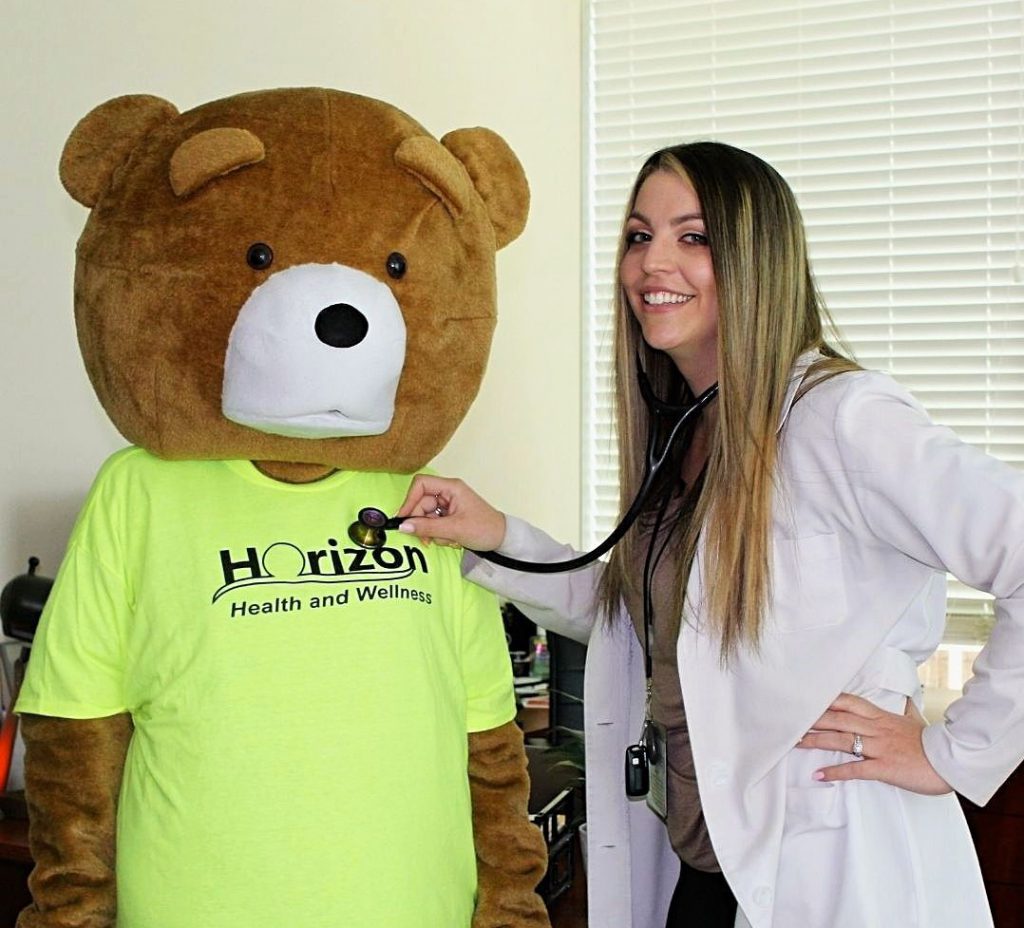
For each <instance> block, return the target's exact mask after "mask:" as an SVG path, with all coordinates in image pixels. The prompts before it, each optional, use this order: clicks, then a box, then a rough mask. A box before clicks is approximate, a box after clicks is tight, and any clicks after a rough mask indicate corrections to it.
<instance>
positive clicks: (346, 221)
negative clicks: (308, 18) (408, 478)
mask: <svg viewBox="0 0 1024 928" xmlns="http://www.w3.org/2000/svg"><path fill="white" fill-rule="evenodd" d="M175 112H176V111H175V110H174V108H173V107H172V106H171V104H169V103H167V102H166V101H163V100H159V99H157V98H155V97H120V98H117V99H116V100H113V101H110V102H109V103H106V104H103V105H102V106H100V107H97V108H96V109H95V110H93V111H92V112H91V113H89V114H88V115H87V116H86V117H85V118H84V119H83V120H82V121H81V122H80V123H79V124H78V126H77V127H76V128H75V130H74V132H73V133H72V135H71V138H70V139H69V140H68V143H67V147H66V149H65V154H64V157H63V159H62V161H61V180H62V181H63V183H64V185H65V187H66V188H67V190H68V192H69V193H71V195H72V196H74V197H75V198H76V199H78V200H79V201H80V202H82V203H83V204H84V205H86V206H90V207H92V213H91V215H90V217H89V221H88V223H87V225H86V228H85V231H84V232H83V234H82V237H81V239H80V241H79V244H78V264H77V269H76V277H75V312H76V321H77V325H78V337H79V343H80V345H81V348H82V355H83V357H84V359H85V364H86V369H87V370H88V372H89V376H90V379H91V380H92V382H93V386H94V387H95V388H96V391H97V393H98V395H99V398H100V401H101V402H102V403H103V406H104V408H105V409H106V411H107V413H108V414H109V415H110V417H111V419H112V420H113V421H114V424H115V425H116V426H117V427H118V429H119V430H120V431H121V433H122V434H123V435H124V436H125V438H127V439H128V440H129V441H130V442H132V443H133V444H137V445H141V446H142V447H144V448H146V449H148V450H150V451H152V452H153V453H154V454H158V455H160V456H161V457H166V458H171V459H191V460H196V459H223V458H236V459H245V458H249V459H252V460H265V461H286V462H299V463H313V464H323V465H329V466H330V467H334V468H343V469H348V470H389V471H397V472H399V473H411V472H413V471H415V470H417V469H419V468H421V467H423V466H424V465H425V464H426V463H427V462H428V461H430V460H431V459H432V458H433V457H434V456H435V455H436V454H437V453H438V452H439V451H440V450H441V448H442V447H443V446H444V445H445V444H446V443H447V441H448V439H449V438H450V437H451V435H452V433H453V432H454V431H455V429H456V428H457V427H458V425H459V423H460V422H461V421H462V419H463V417H464V416H465V413H466V410H467V409H468V408H469V405H470V403H471V402H472V401H473V399H474V397H475V396H476V393H477V390H478V388H479V386H480V380H481V378H482V377H483V372H484V368H485V366H486V362H487V356H488V353H489V350H490V343H491V335H492V333H493V330H494V324H495V305H496V295H495V276H494V252H495V249H496V248H498V247H500V246H501V245H503V244H505V243H506V242H508V241H511V240H512V239H513V238H515V237H516V236H517V235H518V234H519V232H520V231H521V230H522V228H523V225H524V223H525V220H526V214H527V210H528V204H529V194H528V190H527V186H526V180H525V177H524V175H523V173H522V168H521V167H520V165H519V162H518V160H517V159H516V157H515V155H514V154H513V153H512V152H511V150H510V149H509V148H508V146H507V145H506V143H505V142H504V141H503V140H502V139H501V138H500V137H499V136H497V135H495V134H494V133H493V132H490V131H489V130H487V129H460V130H457V131H456V132H453V133H449V135H448V136H445V137H444V139H443V140H442V141H440V142H439V141H437V140H436V139H434V138H433V137H432V136H430V135H429V134H428V133H427V132H426V130H425V129H423V127H422V126H420V125H419V124H418V123H416V122H415V121H414V120H412V119H411V118H409V117H408V116H406V115H405V114H404V113H402V112H400V111H399V110H396V109H395V108H394V107H392V106H389V105H388V104H386V103H383V102H380V101H378V100H372V99H369V98H366V97H360V96H356V95H354V94H346V93H342V92H340V91H331V90H321V89H289V90H276V91H265V92H259V93H250V94H241V95H239V96H236V97H230V98H227V99H225V100H218V101H216V102H213V103H209V104H206V105H204V106H200V107H198V108H196V109H194V110H190V111H189V112H186V113H183V114H180V115H177V116H175V115H174V113H175ZM224 129H234V130H243V131H239V132H234V133H228V134H225V133H223V132H216V130H224ZM119 130H120V133H122V134H119ZM209 132H215V133H216V134H215V135H214V136H213V137H211V136H205V137H204V138H203V141H201V142H192V141H190V140H193V139H194V138H196V137H198V136H201V135H202V134H203V133H209ZM125 138H127V139H129V140H130V141H131V142H132V143H133V145H132V146H129V145H127V144H126V142H125ZM240 139H242V140H244V141H245V145H244V146H243V150H242V151H239V150H238V145H237V143H238V141H239V140H240ZM257 142H258V143H259V144H261V145H262V146H263V148H264V150H265V155H264V157H263V158H262V159H261V160H254V159H256V158H257V148H256V145H257ZM449 146H450V147H449ZM218 151H221V152H226V154H222V155H221V164H220V168H223V169H224V170H225V171H226V173H220V172H219V169H218V167H217V158H218ZM183 152H184V153H183ZM118 158H120V159H121V160H118ZM460 159H464V160H460ZM172 162H173V167H174V177H175V179H176V180H177V182H178V184H179V186H180V188H181V189H182V190H183V191H184V192H185V195H182V196H179V195H177V194H176V193H175V190H174V186H173V185H172ZM204 179H206V182H205V183H202V182H200V181H202V180H204ZM197 184H198V186H196V185H197ZM126 224H130V232H129V230H128V226H127V225H126ZM254 242H267V243H269V244H270V245H271V246H272V247H273V249H274V254H275V261H274V266H273V270H274V271H275V272H276V271H280V270H283V269H284V268H287V267H289V266H291V265H293V264H308V263H327V264H330V263H338V264H345V265H350V266H353V267H358V268H361V269H363V270H366V271H367V273H370V274H373V275H374V276H376V277H377V278H378V279H380V280H381V281H383V282H385V283H388V284H389V285H390V286H391V287H392V289H393V290H394V292H395V296H396V298H397V299H398V301H399V303H400V304H401V306H402V311H403V314H404V315H405V321H406V328H407V330H408V354H407V357H408V361H407V364H406V367H405V369H404V370H403V372H402V378H401V381H400V383H399V388H398V396H397V398H396V414H395V419H394V421H393V423H392V427H391V428H390V429H389V430H388V432H387V433H386V434H384V435H379V436H370V437H360V438H344V439H315V440H314V439H306V438H284V437H281V436H278V435H267V434H264V433H261V432H257V431H255V430H253V429H248V428H245V427H243V426H241V425H237V424H235V423H233V422H230V421H228V420H227V419H225V418H224V416H223V415H222V414H221V410H220V405H219V401H220V395H221V381H222V379H223V373H224V366H223V365H224V357H225V351H226V346H227V340H228V335H229V333H230V331H231V327H232V324H233V323H234V321H235V315H236V313H237V310H238V308H239V307H240V306H241V305H242V303H243V302H244V301H245V299H246V297H247V296H248V295H249V293H250V292H251V291H252V290H253V289H254V288H255V287H256V286H257V285H258V284H259V283H260V282H261V281H262V280H263V279H264V277H265V274H264V272H261V271H257V270H253V269H252V268H250V267H249V266H248V265H247V264H246V261H245V253H246V249H247V247H248V245H250V244H252V243H254ZM393 251H399V252H401V253H402V254H404V255H405V256H406V259H407V260H408V263H409V268H410V272H409V273H408V275H407V276H406V277H405V278H403V279H402V280H398V281H393V280H389V279H388V277H387V274H386V270H385V266H386V261H387V257H388V255H389V254H390V253H391V252H393ZM177 294H181V297H180V298H179V297H177V296H176V295H177ZM425 410H429V414H425V413H424V411H425Z"/></svg>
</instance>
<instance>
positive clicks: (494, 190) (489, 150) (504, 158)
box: [441, 128, 530, 248]
mask: <svg viewBox="0 0 1024 928" xmlns="http://www.w3.org/2000/svg"><path fill="white" fill-rule="evenodd" d="M441 144H442V145H444V147H445V148H447V149H448V150H449V151H450V152H451V153H452V154H453V155H455V157H456V158H458V159H459V161H461V162H462V163H463V164H464V165H465V166H466V170H467V171H468V172H469V176H470V177H471V178H472V179H473V185H474V186H475V187H476V189H477V192H478V193H479V194H480V196H481V197H483V201H484V203H485V204H486V205H487V212H488V214H489V215H490V217H491V223H492V225H493V226H494V234H495V237H496V238H497V240H498V247H499V248H504V247H505V246H506V245H507V244H508V243H509V242H512V241H515V239H517V238H518V237H519V234H520V233H521V232H522V231H523V228H524V227H525V226H526V217H527V214H528V213H529V212H530V187H529V184H528V183H527V181H526V173H525V172H524V171H523V166H522V165H521V164H520V163H519V159H518V158H517V157H516V155H515V152H513V151H512V149H511V148H510V147H509V145H508V143H507V142H506V141H505V140H504V139H503V138H502V137H501V136H500V135H498V133H497V132H492V131H491V130H490V129H484V128H475V129H455V130H454V131H453V132H449V133H448V134H447V135H445V136H444V137H443V138H442V139H441Z"/></svg>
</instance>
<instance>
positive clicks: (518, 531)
mask: <svg viewBox="0 0 1024 928" xmlns="http://www.w3.org/2000/svg"><path fill="white" fill-rule="evenodd" d="M498 551H499V553H500V554H504V555H507V556H508V557H514V558H517V559H519V560H526V561H543V562H553V561H563V560H568V559H569V558H572V557H575V556H576V555H577V554H578V553H579V552H577V551H575V550H573V549H572V548H571V547H570V546H569V545H562V544H559V543H558V542H557V541H555V540H554V539H553V538H551V537H550V536H549V535H547V534H545V533H544V532H542V531H541V530H540V529H538V528H535V527H534V526H532V525H530V524H529V523H527V522H524V521H523V520H522V519H517V518H516V517H515V516H506V529H505V538H504V540H503V541H502V543H501V547H500V548H499V549H498ZM603 569H604V565H603V564H601V563H600V562H595V563H594V564H590V565H588V566H587V567H583V568H580V569H579V570H574V571H570V572H566V573H558V574H531V573H526V572H521V571H517V570H512V569H511V568H508V567H499V566H498V565H497V564H492V563H490V562H489V561H486V560H484V559H483V558H481V557H479V556H478V555H476V554H473V553H472V552H470V551H467V552H466V553H465V554H464V555H463V558H462V572H463V574H464V575H465V577H466V578H467V579H468V580H472V581H473V582H474V583H477V584H479V585H480V586H483V587H486V588H487V589H489V590H492V591H494V592H495V593H497V594H498V595H499V596H501V597H502V598H504V599H507V600H510V601H511V602H513V603H515V605H516V606H517V607H518V608H519V609H521V610H522V612H523V613H524V614H525V615H527V616H529V617H530V618H531V619H532V620H533V621H534V622H536V623H537V624H538V625H540V626H541V627H542V628H545V629H547V630H549V631H553V632H555V633H556V634H559V635H565V636H566V637H567V638H572V639H573V640H575V641H578V642H580V643H582V644H586V643H587V641H589V639H590V633H591V631H592V629H593V627H594V622H595V621H597V613H598V609H599V606H598V599H597V589H598V584H599V582H600V579H601V572H602V570H603Z"/></svg>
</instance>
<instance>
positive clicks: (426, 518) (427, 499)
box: [398, 474, 505, 551]
mask: <svg viewBox="0 0 1024 928" xmlns="http://www.w3.org/2000/svg"><path fill="white" fill-rule="evenodd" d="M398 515H399V516H405V517H406V519H405V521H404V522H403V523H402V524H401V525H400V526H399V527H398V530H399V531H400V532H406V533H408V534H410V535H416V536H417V537H418V538H422V539H423V540H424V541H431V540H433V541H436V542H437V543H438V544H443V545H461V546H462V547H464V548H472V549H473V550H475V551H493V550H494V549H495V548H497V547H498V546H499V545H500V544H501V542H502V540H503V539H504V538H505V516H504V514H502V513H501V512H499V511H498V510H497V509H495V508H494V507H493V506H492V505H491V504H490V503H488V502H487V501H486V500H485V499H483V498H482V497H480V496H478V495H477V494H476V493H475V492H474V491H473V490H472V489H471V488H470V487H468V486H467V485H466V484H465V483H463V482H462V481H461V480H457V479H454V478H451V477H430V476H427V475H426V474H417V475H416V476H415V477H414V478H413V481H412V484H411V485H410V486H409V492H408V494H406V497H405V502H404V503H402V505H401V507H400V508H399V510H398Z"/></svg>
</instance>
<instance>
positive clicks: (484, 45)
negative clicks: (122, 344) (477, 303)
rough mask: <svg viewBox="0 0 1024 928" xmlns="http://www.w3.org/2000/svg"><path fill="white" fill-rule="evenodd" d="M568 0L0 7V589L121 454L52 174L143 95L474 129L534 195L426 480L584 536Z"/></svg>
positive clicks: (72, 224)
mask: <svg viewBox="0 0 1024 928" xmlns="http://www.w3.org/2000/svg"><path fill="white" fill-rule="evenodd" d="M580 15H581V14H580V3H579V0H515V2H513V0H507V2H506V0H442V2H429V0H386V2H384V0H379V2H354V0H347V2H345V0H297V2H294V3H270V2H259V0H244V2H243V0H177V2H175V3H158V2H153V0H81V2H72V0H0V22H2V23H3V29H2V32H0V122H2V124H3V126H4V127H5V128H4V145H3V150H4V158H3V164H4V171H3V172H2V174H0V190H2V196H0V201H2V203H3V209H2V211H0V230H2V231H0V236H2V238H0V246H2V259H0V299H2V301H3V302H2V309H0V312H2V314H3V320H4V327H3V337H2V338H0V377H2V384H3V389H2V391H0V435H2V436H3V438H2V451H0V584H2V583H4V582H6V581H7V579H9V578H10V577H11V576H13V575H14V574H16V573H21V572H22V570H23V569H24V565H25V562H26V560H27V558H28V556H29V555H30V554H36V555H38V556H39V557H40V558H41V559H42V562H43V563H42V567H41V572H42V573H44V574H47V575H50V576H52V575H53V573H54V572H55V570H56V568H57V566H58V564H59V561H60V558H61V556H62V554H63V550H64V546H65V543H66V541H67V536H68V533H69V531H70V528H71V525H72V522H73V519H74V516H75V514H76V512H77V509H78V507H79V506H80V504H81V502H82V499H83V497H84V495H85V493H86V491H87V489H88V487H89V485H90V483H91V480H92V477H93V475H94V474H95V472H96V470H97V468H98V467H99V465H100V463H101V462H102V461H103V459H104V458H105V457H106V456H107V455H108V454H110V453H111V452H112V451H114V450H115V449H117V448H118V447H120V446H121V445H122V444H123V440H122V439H121V438H120V436H119V435H118V434H117V433H116V432H115V431H114V429H113V427H112V426H111V425H110V424H109V423H108V421H107V419H106V416H105V414H104V413H103V410H102V409H101V408H100V406H99V404H98V403H97V401H96V399H95V397H94V395H93V392H92V389H91V387H90V385H89V383H88V380H87V379H86V376H85V373H84V370H83V367H82V364H81V361H80V358H79V354H78V347H77V344H76V341H75V334H74V324H73V320H72V306H71V288H72V275H73V252H74V244H75V240H76V239H77V237H78V234H79V232H80V231H81V228H82V225H83V223H84V221H85V218H86V211H85V210H84V209H83V208H82V207H80V206H79V205H78V204H76V203H74V202H73V201H72V200H71V199H70V198H69V197H68V196H67V195H66V194H65V193H64V191H63V189H62V188H61V186H60V183H59V181H58V179H57V161H58V158H59V156H60V152H61V148H62V146H63V143H64V140H65V139H66V137H67V135H68V133H69V132H70V131H71V128H72V127H73V126H74V124H75V123H76V122H77V120H78V119H79V118H80V117H81V116H83V115H84V114H85V113H86V112H87V111H88V110H89V109H91V108H92V107H93V106H95V105H96V104H98V103H101V102H102V101H104V100H106V99H108V98H110V97H113V96H117V95H120V94H124V93H138V92H145V93H153V94H157V95H159V96H163V97H165V98H167V99H168V100H170V101H172V102H173V103H174V104H175V105H176V106H177V107H178V108H179V109H182V110H184V109H187V108H189V107H191V106H194V105H197V104H199V103H202V102H204V101H206V100H211V99H215V98H217V97H220V96H224V95H227V94H230V93H234V92H238V91H243V90H251V89H258V88H264V87H276V86H297V85H317V86H333V87H338V88H341V89H345V90H353V91H356V92H359V93H365V94H368V95H370V96H375V97H379V98H381V99H384V100H387V101H388V102H390V103H393V104H395V105H397V106H399V107H400V108H402V109H404V110H406V111H407V112H408V113H410V115H412V116H414V117H415V118H416V119H418V120H419V121H420V122H421V123H423V124H424V125H425V126H426V127H427V128H428V129H429V130H430V131H431V132H433V133H434V134H435V135H438V136H440V135H442V134H443V133H444V132H446V131H448V130H449V129H453V128H457V127H460V126H473V125H485V126H488V127H490V128H492V129H494V130H496V131H498V132H499V133H501V134H502V135H503V136H504V137H505V138H506V139H507V140H508V141H509V143H510V144H511V145H512V147H513V148H514V149H515V150H516V152H517V153H518V154H519V156H520V158H521V159H522V161H523V164H524V166H525V168H526V173H527V175H528V177H529V179H530V183H531V187H532V191H533V208H532V212H531V217H530V221H529V224H528V226H527V230H526V232H525V233H524V235H523V237H522V238H520V239H519V240H518V241H517V242H514V243H513V244H512V245H510V246H509V247H508V248H507V249H506V250H505V251H503V252H501V253H500V254H499V258H498V267H499V278H498V281H499V282H498V287H499V324H498V330H497V334H496V337H495V346H494V352H493V355H492V360H491V366H490V369H489V371H488V374H487V377H486V379H485V382H484V386H483V389H482V392H481V395H480V397H479V399H478V401H477V403H476V405H475V406H474V408H473V409H472V411H471V412H470V415H469V417H468V419H467V420H466V422H465V424H464V425H463V427H462V429H461V430H460V432H459V433H458V434H457V435H456V437H455V438H454V439H453V441H452V443H451V444H450V445H449V446H448V448H446V449H445V451H444V453H443V454H442V456H441V457H440V458H439V460H438V461H437V462H436V466H437V467H438V468H440V469H441V470H442V471H444V472H448V473H454V474H459V475H462V476H464V477H465V478H466V479H468V480H469V481H470V482H472V483H474V484H475V485H477V486H478V487H479V488H480V489H481V490H482V491H483V492H485V494H487V495H489V496H490V497H491V498H492V499H493V500H494V501H495V502H496V503H497V504H498V505H500V506H502V507H505V508H508V509H511V510H513V511H516V512H518V513H521V514H523V515H525V516H527V517H529V518H532V519H534V520H536V521H539V522H540V523H541V524H542V525H544V526H545V527H547V528H549V530H550V531H552V532H553V533H554V534H556V535H558V536H560V537H563V538H565V539H566V540H569V541H575V540H577V539H578V534H579V469H580V468H579V447H580V442H579V434H580V390H579V383H580V370H579V364H580V352H579V330H580V305H579V304H580V301H579V277H580V271H579V268H580V228H579V227H580V222H579V217H580V193H579V191H580V122H581V120H580V107H581V93H580V75H581V65H580V42H581V26H580Z"/></svg>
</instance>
